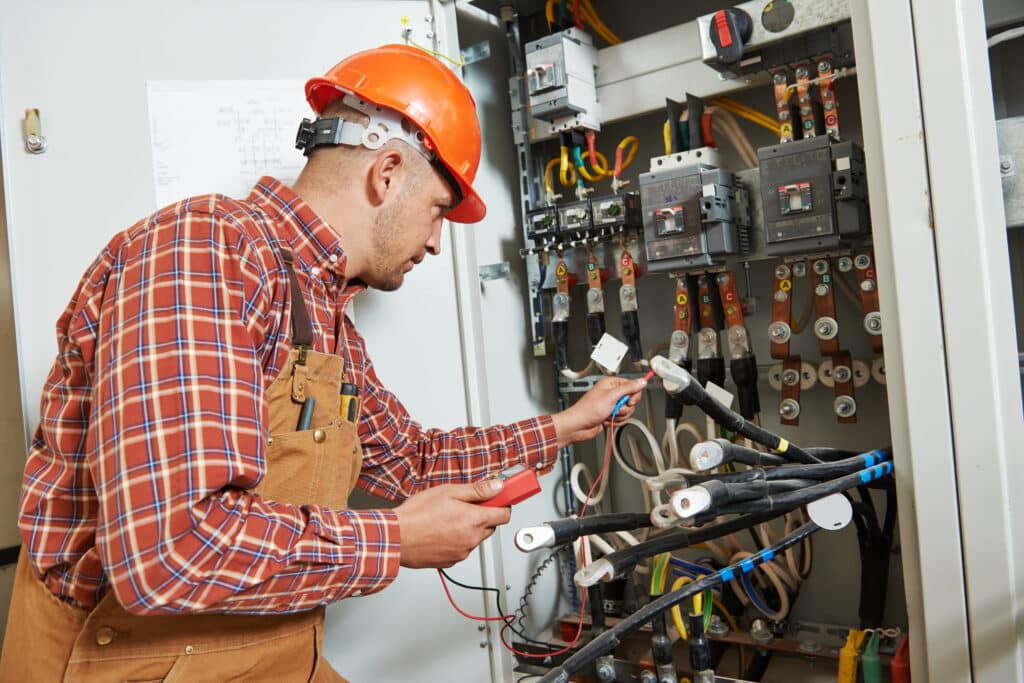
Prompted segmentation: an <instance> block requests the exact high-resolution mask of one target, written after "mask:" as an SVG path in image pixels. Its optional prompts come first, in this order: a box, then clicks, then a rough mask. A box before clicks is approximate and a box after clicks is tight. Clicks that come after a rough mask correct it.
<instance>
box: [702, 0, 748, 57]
mask: <svg viewBox="0 0 1024 683" xmlns="http://www.w3.org/2000/svg"><path fill="white" fill-rule="evenodd" d="M708 30H709V31H710V37H711V44H712V45H714V46H715V51H716V52H717V53H718V58H719V59H720V60H722V62H724V63H725V64H735V63H736V62H738V61H740V59H742V58H743V44H744V43H746V42H747V41H748V40H750V34H751V33H753V31H754V22H753V20H752V19H751V18H750V15H749V14H747V13H746V12H744V11H743V10H741V9H736V8H730V9H723V10H719V11H717V12H715V14H714V16H713V17H712V18H711V26H710V28H709V29H708Z"/></svg>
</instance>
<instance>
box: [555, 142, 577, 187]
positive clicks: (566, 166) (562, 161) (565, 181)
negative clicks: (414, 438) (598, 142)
mask: <svg viewBox="0 0 1024 683" xmlns="http://www.w3.org/2000/svg"><path fill="white" fill-rule="evenodd" d="M558 161H559V167H558V179H559V180H560V181H561V183H562V185H564V186H565V187H569V186H570V185H572V184H573V183H575V182H576V172H575V171H574V170H573V168H572V164H570V163H569V148H568V147H566V146H565V145H562V148H561V152H560V153H559V159H558ZM570 173H572V180H570V179H569V174H570Z"/></svg>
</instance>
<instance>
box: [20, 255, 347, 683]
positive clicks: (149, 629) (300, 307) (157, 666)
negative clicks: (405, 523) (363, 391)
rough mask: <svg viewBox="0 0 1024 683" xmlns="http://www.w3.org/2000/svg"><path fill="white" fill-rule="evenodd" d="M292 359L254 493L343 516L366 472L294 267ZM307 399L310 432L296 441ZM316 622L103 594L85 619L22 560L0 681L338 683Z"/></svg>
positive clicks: (308, 617)
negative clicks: (161, 607)
mask: <svg viewBox="0 0 1024 683" xmlns="http://www.w3.org/2000/svg"><path fill="white" fill-rule="evenodd" d="M282 257H283V258H284V261H285V264H286V266H287V269H288V276H289V284H290V289H291V301H292V315H291V319H292V320H291V322H292V345H293V347H292V349H291V350H290V351H289V354H288V361H287V364H286V365H285V367H284V369H283V370H282V371H281V374H279V375H278V376H277V378H275V380H274V382H273V384H271V386H270V388H269V390H268V392H267V400H268V401H269V412H270V425H269V428H270V429H269V431H270V434H271V437H270V442H269V444H268V448H267V469H266V474H265V475H264V477H263V479H262V481H261V482H260V484H259V485H258V486H257V487H256V491H257V492H259V494H260V495H262V496H264V497H265V498H267V499H269V500H275V501H281V502H286V503H293V504H296V505H304V504H310V503H316V504H319V505H323V506H325V507H328V508H331V509H335V510H338V509H344V508H345V507H346V505H347V501H348V496H349V493H351V491H352V488H353V486H354V485H355V481H356V478H357V477H358V476H359V471H360V468H361V465H362V450H361V448H360V444H359V439H358V436H357V431H356V426H355V425H354V424H352V423H351V422H348V421H346V420H343V419H341V418H340V417H338V407H339V402H340V400H339V396H338V394H339V392H340V389H341V383H342V382H343V381H344V379H343V362H342V359H341V358H340V357H338V356H333V355H328V354H324V353H318V352H315V351H310V350H309V345H310V344H311V343H312V341H313V329H312V326H311V324H310V320H309V312H308V310H307V309H306V306H305V303H304V301H303V298H302V292H301V289H300V287H299V284H298V280H297V279H296V277H295V272H294V270H293V267H292V261H293V257H292V254H291V253H290V252H282ZM307 397H312V398H314V399H316V406H315V411H314V414H313V420H312V422H311V425H312V428H311V429H308V430H305V431H295V428H296V425H297V424H298V420H299V411H300V410H301V408H302V403H303V402H304V401H305V400H306V398H307ZM323 624H324V610H323V608H322V607H321V608H318V609H315V610H313V611H310V612H302V613H297V614H285V615H280V616H278V615H273V616H250V615H230V614H183V615H154V616H135V615H132V614H129V613H128V612H126V611H125V610H124V609H123V608H122V607H121V606H120V605H119V604H118V602H117V600H116V599H115V597H114V591H112V590H108V591H107V593H106V595H105V596H104V597H103V598H102V599H101V600H100V602H99V604H98V605H97V606H96V607H95V608H94V609H93V610H91V611H88V610H84V609H80V608H78V607H75V606H73V605H71V604H69V603H67V602H64V601H63V600H61V599H60V598H58V597H57V596H55V595H54V594H53V593H51V592H50V590H49V589H48V588H47V587H46V585H45V584H44V583H43V582H42V581H41V580H40V578H39V577H38V576H37V575H36V573H35V572H34V571H33V570H32V569H31V567H30V566H29V562H28V559H27V557H26V554H25V550H24V548H22V552H21V556H20V557H19V559H18V568H17V573H16V576H15V581H14V595H13V597H12V601H11V607H10V612H9V613H8V619H7V634H6V637H5V640H4V648H3V655H2V657H0V681H3V682H4V683H6V682H8V681H32V682H35V681H39V682H42V683H47V682H49V681H69V682H77V681H88V682H89V683H97V682H99V683H103V682H106V681H111V682H113V681H118V682H121V681H131V682H133V683H143V682H149V681H175V682H178V681H189V682H191V681H217V682H220V681H275V682H278V681H282V682H284V681H296V682H298V681H316V682H327V681H334V682H339V681H340V682H344V680H345V679H344V678H342V677H341V676H340V675H339V674H338V673H337V672H336V671H335V670H334V669H332V668H331V666H330V665H329V664H328V663H327V661H326V660H325V659H324V658H323V653H322V645H323Z"/></svg>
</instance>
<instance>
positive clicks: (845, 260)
mask: <svg viewBox="0 0 1024 683" xmlns="http://www.w3.org/2000/svg"><path fill="white" fill-rule="evenodd" d="M836 267H837V268H839V272H840V273H849V272H850V271H851V270H853V259H852V258H850V257H849V256H840V257H839V260H838V261H836Z"/></svg>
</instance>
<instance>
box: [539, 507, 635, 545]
mask: <svg viewBox="0 0 1024 683" xmlns="http://www.w3.org/2000/svg"><path fill="white" fill-rule="evenodd" d="M546 524H547V526H549V527H551V530H552V531H554V532H555V541H554V544H555V545H563V544H565V543H569V542H571V541H575V540H576V539H577V538H579V537H580V536H589V535H591V534H605V533H609V532H613V531H633V530H635V529H643V528H646V527H649V526H651V516H650V515H649V514H647V513H646V512H612V513H608V514H603V515H592V516H589V517H567V518H565V519H556V520H554V521H552V522H546Z"/></svg>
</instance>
